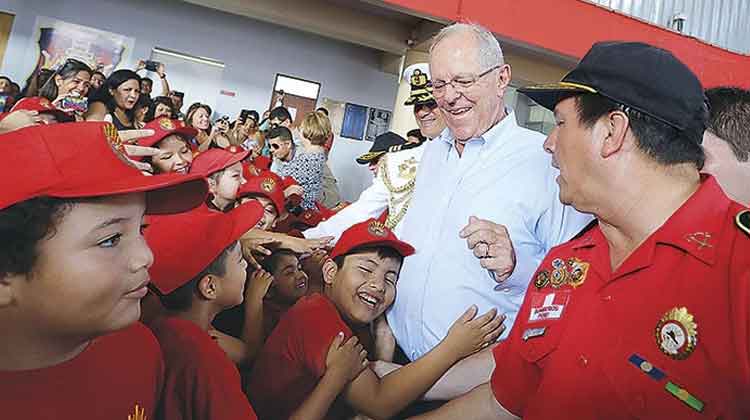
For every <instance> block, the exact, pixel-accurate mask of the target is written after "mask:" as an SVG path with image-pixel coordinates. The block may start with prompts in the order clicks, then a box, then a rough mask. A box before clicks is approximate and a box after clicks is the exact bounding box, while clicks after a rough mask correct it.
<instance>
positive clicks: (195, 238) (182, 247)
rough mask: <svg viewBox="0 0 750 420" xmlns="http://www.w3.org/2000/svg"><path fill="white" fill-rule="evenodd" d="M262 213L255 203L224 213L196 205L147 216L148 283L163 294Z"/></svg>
mask: <svg viewBox="0 0 750 420" xmlns="http://www.w3.org/2000/svg"><path fill="white" fill-rule="evenodd" d="M262 216H263V208H262V207H261V206H260V204H258V203H257V202H248V203H245V204H242V205H240V206H238V207H236V208H234V209H232V210H231V211H229V212H227V213H221V212H218V211H213V210H210V209H209V208H208V207H205V206H200V207H198V208H196V209H194V210H191V211H189V212H186V213H180V214H175V215H170V216H160V217H154V218H151V220H150V222H151V224H150V225H149V227H148V228H147V229H146V231H145V234H144V236H145V237H146V242H148V245H149V247H151V251H152V252H153V253H154V265H152V266H151V268H150V269H149V273H150V274H151V284H153V285H154V287H156V289H157V290H158V291H159V293H161V294H163V295H167V294H169V293H172V291H174V290H175V289H177V288H179V287H180V286H182V285H183V284H185V283H187V282H189V281H190V280H192V279H193V278H194V277H195V276H197V275H198V274H199V273H200V272H201V271H203V270H205V269H206V267H208V266H209V264H211V262H212V261H213V260H215V259H216V257H218V256H219V255H220V254H221V253H222V251H224V249H226V248H227V247H228V246H229V245H231V244H232V243H234V242H235V241H237V240H238V239H239V238H240V237H241V236H242V235H243V234H245V232H247V231H248V230H250V229H252V228H253V227H254V226H255V225H256V224H257V223H258V222H259V221H260V219H261V217H262Z"/></svg>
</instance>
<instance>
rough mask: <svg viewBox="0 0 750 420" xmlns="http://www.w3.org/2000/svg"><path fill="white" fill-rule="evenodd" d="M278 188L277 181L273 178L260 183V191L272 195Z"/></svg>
mask: <svg viewBox="0 0 750 420" xmlns="http://www.w3.org/2000/svg"><path fill="white" fill-rule="evenodd" d="M275 188H276V181H274V179H273V178H266V179H264V180H263V182H261V183H260V189H262V190H263V191H265V192H267V193H270V192H272V191H273V190H274V189H275Z"/></svg>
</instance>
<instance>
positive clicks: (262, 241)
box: [240, 230, 276, 270]
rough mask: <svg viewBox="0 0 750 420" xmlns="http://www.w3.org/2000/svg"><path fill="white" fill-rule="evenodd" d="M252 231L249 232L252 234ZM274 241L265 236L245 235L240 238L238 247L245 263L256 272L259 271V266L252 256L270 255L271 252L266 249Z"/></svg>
mask: <svg viewBox="0 0 750 420" xmlns="http://www.w3.org/2000/svg"><path fill="white" fill-rule="evenodd" d="M252 231H253V230H251V232H252ZM274 243H276V241H275V240H274V239H273V238H271V237H267V236H252V235H248V234H246V235H245V236H243V237H242V238H240V245H241V246H242V256H244V257H245V260H247V263H248V264H250V266H252V267H253V268H255V269H256V270H258V269H260V268H261V267H260V264H259V263H258V261H257V260H256V259H255V255H254V254H260V255H262V256H263V257H267V256H269V255H271V250H270V249H268V248H267V247H268V246H270V245H273V244H274Z"/></svg>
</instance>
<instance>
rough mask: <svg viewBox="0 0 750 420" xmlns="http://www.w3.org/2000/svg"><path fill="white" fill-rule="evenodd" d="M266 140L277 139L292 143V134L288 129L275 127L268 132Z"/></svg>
mask: <svg viewBox="0 0 750 420" xmlns="http://www.w3.org/2000/svg"><path fill="white" fill-rule="evenodd" d="M266 138H267V139H269V140H271V139H275V138H280V139H281V140H285V141H292V132H291V130H289V129H288V128H286V127H282V126H279V127H273V128H271V129H270V130H268V134H266Z"/></svg>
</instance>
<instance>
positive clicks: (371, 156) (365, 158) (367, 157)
mask: <svg viewBox="0 0 750 420" xmlns="http://www.w3.org/2000/svg"><path fill="white" fill-rule="evenodd" d="M384 154H385V152H367V153H365V154H363V155H361V156H360V157H358V158H357V163H359V164H360V165H367V164H368V163H370V162H372V161H373V160H375V159H377V158H379V157H380V156H382V155H384Z"/></svg>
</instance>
